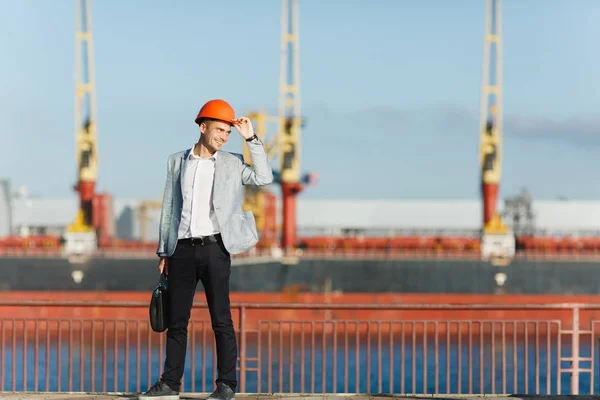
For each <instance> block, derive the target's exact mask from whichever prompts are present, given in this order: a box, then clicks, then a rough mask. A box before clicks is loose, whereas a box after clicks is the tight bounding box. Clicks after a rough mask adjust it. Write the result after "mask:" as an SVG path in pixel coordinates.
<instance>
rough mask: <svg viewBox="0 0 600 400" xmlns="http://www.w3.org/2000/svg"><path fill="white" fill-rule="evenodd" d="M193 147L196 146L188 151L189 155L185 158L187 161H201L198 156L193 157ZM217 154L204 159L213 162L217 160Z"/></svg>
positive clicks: (216, 152)
mask: <svg viewBox="0 0 600 400" xmlns="http://www.w3.org/2000/svg"><path fill="white" fill-rule="evenodd" d="M195 146H196V145H195V144H194V145H193V146H192V148H191V149H190V152H189V155H188V157H187V159H188V160H202V158H200V156H197V155H195V154H194V147H195ZM218 153H219V152H218V151H215V154H213V155H212V156H211V157H208V158H205V160H213V161H216V159H217V154H218Z"/></svg>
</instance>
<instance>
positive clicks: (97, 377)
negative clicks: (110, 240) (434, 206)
mask: <svg viewBox="0 0 600 400" xmlns="http://www.w3.org/2000/svg"><path fill="white" fill-rule="evenodd" d="M147 307H148V304H147V303H145V302H125V301H86V302H79V301H73V302H70V301H6V300H5V301H0V351H1V353H0V391H6V390H11V391H49V392H51V391H64V390H68V391H92V392H94V391H102V392H106V391H114V392H132V391H135V392H140V391H144V390H146V388H147V387H148V386H149V385H150V384H152V383H153V382H154V381H155V380H156V379H157V377H158V376H159V375H160V373H161V372H162V368H163V362H164V356H165V353H164V350H165V349H164V347H165V343H166V341H165V333H160V334H159V333H155V332H153V331H152V330H151V329H150V327H149V323H148V318H147V311H148V310H147ZM232 308H233V318H234V325H235V329H236V334H237V336H238V346H239V347H238V355H239V359H238V361H239V366H238V371H239V391H240V392H257V393H260V392H301V393H307V392H309V393H316V392H322V393H332V392H344V393H347V392H355V393H365V392H366V393H382V392H387V393H419V394H426V393H436V394H437V393H442V394H444V393H445V394H452V393H460V394H467V393H468V394H476V393H484V394H488V393H494V394H496V393H520V394H560V393H565V392H566V393H570V394H580V393H582V394H583V393H590V394H592V393H597V392H598V383H597V382H598V380H597V379H595V378H596V374H597V373H598V367H597V364H598V356H597V355H596V354H595V352H596V350H595V349H596V345H595V343H596V342H597V341H598V340H599V339H600V332H599V329H598V327H599V325H598V324H599V323H600V320H595V318H596V317H598V316H600V314H599V311H600V304H525V305H522V304H476V305H474V304H464V305H443V304H405V305H392V304H385V305H384V304H371V305H367V304H297V303H289V304H249V303H242V304H233V305H232ZM187 350H188V353H187V359H186V368H185V372H184V377H183V382H182V383H183V385H182V391H184V392H198V391H200V392H208V391H210V390H212V383H213V382H214V380H215V378H216V368H215V365H216V357H215V355H216V347H215V343H214V337H213V333H212V330H211V324H210V319H209V317H208V312H207V310H206V305H205V304H202V303H196V304H195V310H194V311H193V313H192V320H191V321H190V327H189V335H188V348H187Z"/></svg>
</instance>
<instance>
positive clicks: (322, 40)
mask: <svg viewBox="0 0 600 400" xmlns="http://www.w3.org/2000/svg"><path fill="white" fill-rule="evenodd" d="M280 7H281V2H280V1H279V0H263V1H252V2H249V1H243V0H237V1H235V0H222V1H218V2H208V1H196V0H178V1H177V2H167V1H162V2H160V1H151V0H128V1H122V2H121V1H119V2H116V1H98V0H96V1H94V3H93V6H92V11H93V26H92V28H93V33H94V50H95V58H96V60H95V61H96V63H95V68H96V83H97V93H96V95H97V105H98V107H97V108H98V135H99V139H98V142H99V143H98V145H99V155H100V170H99V181H98V190H101V191H108V192H110V193H112V194H113V195H115V196H117V197H129V198H149V199H154V198H158V197H159V196H160V194H161V191H162V188H163V184H164V177H165V161H166V157H167V155H168V154H169V153H172V152H175V151H178V150H181V149H184V148H188V147H190V146H191V145H192V144H193V143H194V142H195V141H196V140H197V137H198V129H197V126H196V125H194V123H193V120H194V117H195V114H196V113H197V112H198V109H199V108H200V107H201V105H202V104H203V103H204V102H205V101H206V100H208V99H211V98H224V99H227V100H228V101H230V102H231V104H232V105H233V106H234V107H235V108H236V110H237V111H238V113H240V114H244V113H246V112H249V111H252V110H257V109H264V110H272V111H274V110H276V109H277V100H278V90H279V87H278V77H279V75H278V74H279V46H280V12H281V8H280ZM2 8H3V10H2V13H0V54H2V60H3V61H2V62H0V138H1V139H2V140H1V142H2V146H0V178H2V177H7V178H9V179H11V180H12V183H13V185H14V186H15V187H19V186H27V187H28V188H29V191H30V192H31V193H33V194H37V195H42V196H53V197H54V196H61V197H63V196H73V195H74V193H73V191H72V185H73V183H74V182H75V178H76V171H75V155H74V134H73V101H74V99H73V92H74V30H75V27H74V20H75V19H74V14H75V10H74V2H73V1H71V0H53V1H49V0H47V1H38V0H3V1H2ZM484 14H485V1H483V0H455V1H449V0H402V1H401V0H368V1H367V0H363V1H357V0H354V1H344V0H327V1H323V0H302V1H300V63H301V96H302V108H303V114H304V115H305V117H306V118H307V126H306V127H305V129H304V130H303V132H302V135H303V142H302V169H303V171H315V172H317V173H319V175H320V180H319V184H318V186H315V187H310V188H308V189H307V190H306V191H305V192H304V193H303V194H302V196H303V197H305V198H352V199H474V198H478V197H479V171H478V146H479V132H478V120H479V116H478V112H479V101H480V91H481V89H480V87H481V65H482V52H483V33H484ZM599 20H600V2H598V1H597V0H577V1H573V0H546V1H540V0H505V1H504V2H503V34H504V43H503V56H504V60H503V61H504V62H503V69H504V117H505V132H504V149H503V168H502V183H501V196H503V197H504V196H510V195H514V194H516V193H517V192H518V191H519V190H520V188H522V187H527V188H528V189H529V191H530V192H531V193H532V195H533V197H534V199H552V198H556V197H558V196H565V197H568V198H577V199H598V198H599V197H600V185H597V184H596V179H597V175H598V174H597V160H598V156H599V155H600V118H599V117H598V109H599V105H600V69H599V67H598V65H599V64H600V53H599V52H598V50H597V42H598V38H600V24H598V23H597V21H599ZM234 133H235V131H234ZM226 146H227V147H226V149H227V150H230V151H236V152H241V151H242V143H241V141H240V140H239V138H238V137H237V136H234V137H232V140H230V142H229V143H228V144H227V145H226Z"/></svg>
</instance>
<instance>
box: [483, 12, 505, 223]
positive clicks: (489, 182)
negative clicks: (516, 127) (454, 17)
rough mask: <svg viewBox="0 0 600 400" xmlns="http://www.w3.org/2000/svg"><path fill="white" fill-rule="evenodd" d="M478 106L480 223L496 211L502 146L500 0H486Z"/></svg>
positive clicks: (490, 218)
mask: <svg viewBox="0 0 600 400" xmlns="http://www.w3.org/2000/svg"><path fill="white" fill-rule="evenodd" d="M486 11H487V12H486V32H485V41H484V50H483V85H482V93H481V109H480V117H481V120H480V131H481V148H480V160H479V162H480V167H481V194H482V200H483V225H484V226H485V225H487V224H489V223H490V221H491V220H492V218H493V217H494V216H495V215H496V214H497V210H496V207H497V199H498V186H499V184H500V171H501V154H502V153H501V150H502V51H501V48H502V42H501V38H502V36H501V32H502V31H501V16H500V0H488V1H487V10H486Z"/></svg>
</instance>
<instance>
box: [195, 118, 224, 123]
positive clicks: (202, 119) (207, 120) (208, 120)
mask: <svg viewBox="0 0 600 400" xmlns="http://www.w3.org/2000/svg"><path fill="white" fill-rule="evenodd" d="M210 121H219V120H218V119H214V118H207V117H202V118H200V119H199V120H198V125H200V124H202V123H203V122H210Z"/></svg>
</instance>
